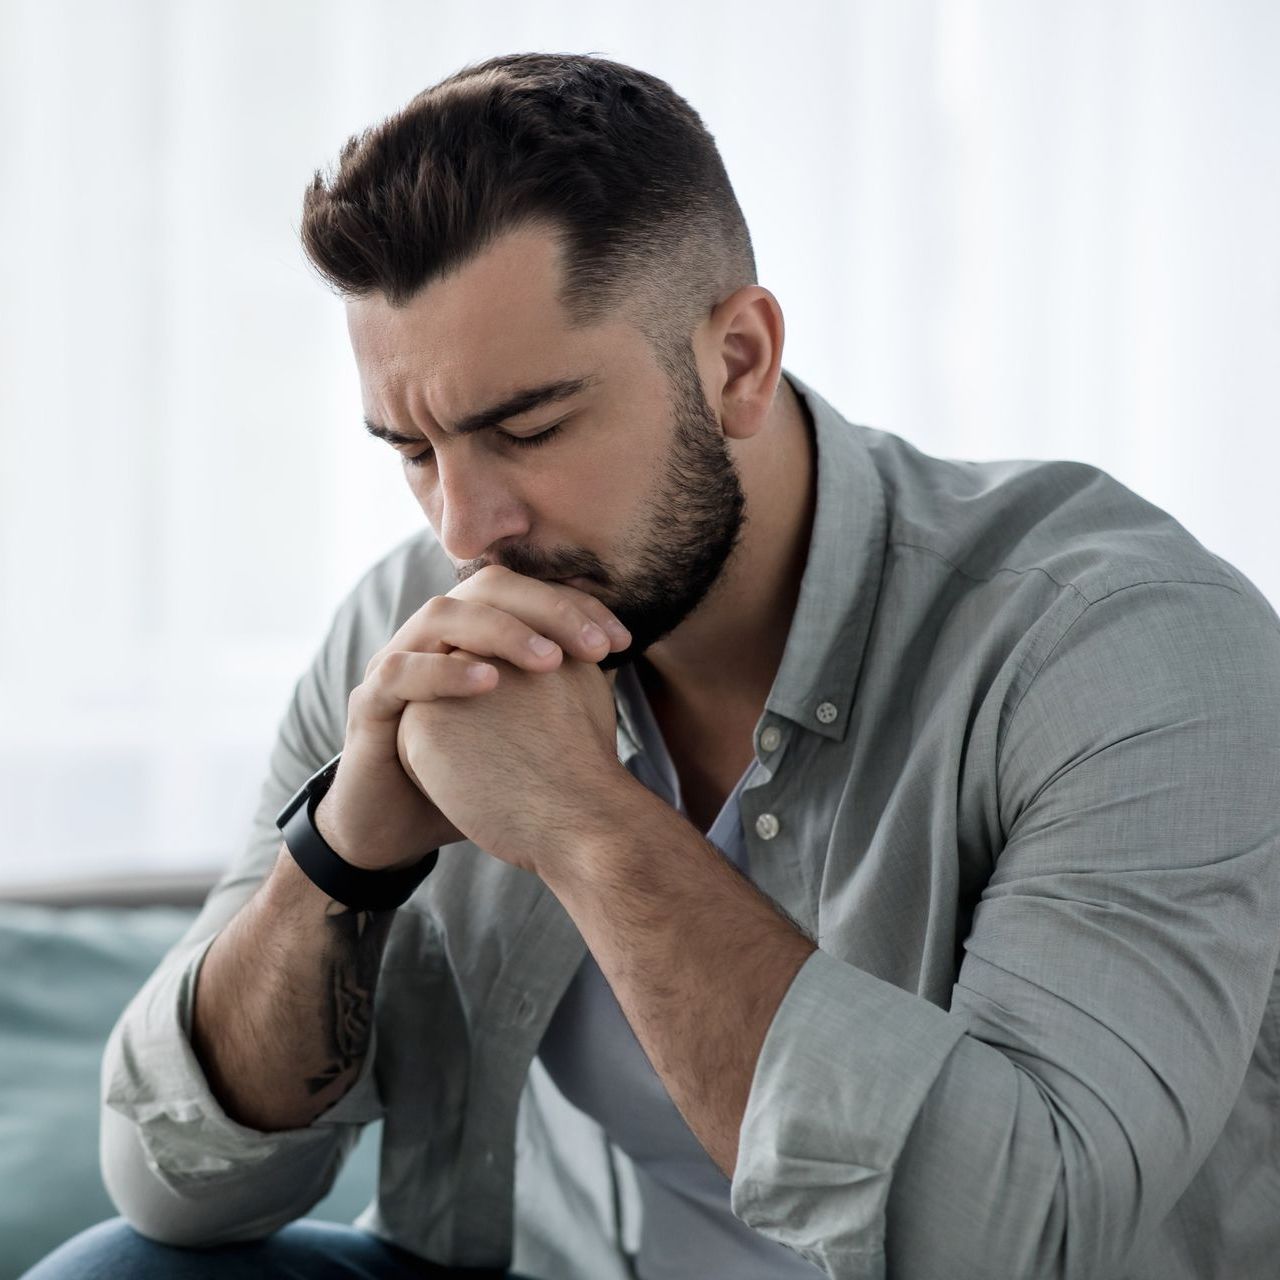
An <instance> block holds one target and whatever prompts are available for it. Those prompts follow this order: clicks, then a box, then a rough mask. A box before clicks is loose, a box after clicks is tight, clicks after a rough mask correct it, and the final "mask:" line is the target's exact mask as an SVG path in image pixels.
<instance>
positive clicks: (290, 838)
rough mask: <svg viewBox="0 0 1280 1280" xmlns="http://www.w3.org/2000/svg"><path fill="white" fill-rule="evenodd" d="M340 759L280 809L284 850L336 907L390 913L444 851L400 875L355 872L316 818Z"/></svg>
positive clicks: (426, 874)
mask: <svg viewBox="0 0 1280 1280" xmlns="http://www.w3.org/2000/svg"><path fill="white" fill-rule="evenodd" d="M341 759H342V752H338V754H337V755H336V756H334V757H333V759H332V760H330V761H329V763H328V764H326V765H325V766H324V767H323V768H322V769H320V770H318V771H317V772H316V773H313V774H312V775H311V777H309V778H308V779H307V780H306V782H304V783H303V784H302V786H300V787H299V788H298V790H297V791H296V792H295V793H294V796H293V799H292V800H290V801H289V803H288V804H287V805H285V807H284V808H283V809H281V810H280V813H279V816H278V817H277V818H276V826H277V827H279V828H280V832H281V834H282V835H283V837H284V843H285V848H287V849H288V850H289V853H290V856H291V857H292V858H293V860H294V862H296V863H297V864H298V866H299V867H301V868H302V872H303V874H304V875H305V876H306V877H307V879H308V880H310V881H311V882H312V884H314V885H315V886H316V887H317V888H319V889H323V890H324V892H325V893H327V894H328V895H329V897H331V898H332V899H333V900H334V901H335V902H341V903H342V904H343V906H346V907H350V908H351V909H352V910H353V911H389V910H391V908H393V907H399V906H402V905H403V904H404V903H406V902H408V901H409V899H410V898H411V897H412V896H413V891H414V890H415V889H416V888H417V887H418V886H419V885H420V884H421V883H422V882H423V881H424V880H425V879H426V878H427V876H428V875H429V874H430V872H431V870H432V868H434V867H435V865H436V859H437V858H438V857H439V856H440V851H439V850H438V849H433V850H432V851H431V852H430V853H429V854H427V856H426V857H425V858H422V859H420V860H419V861H417V862H415V863H414V864H413V865H412V866H411V867H402V868H401V869H400V870H399V871H366V870H363V869H362V868H360V867H353V866H352V865H351V863H349V862H348V861H346V859H345V858H342V857H340V856H339V855H338V854H336V853H334V851H333V850H332V849H330V848H329V846H328V845H327V844H326V843H325V842H324V838H323V837H322V836H321V835H320V833H319V832H318V831H317V830H316V824H315V813H316V805H318V804H319V803H320V801H321V800H322V799H323V798H324V794H325V792H326V791H328V790H329V785H330V784H331V783H332V782H333V777H334V774H336V773H337V772H338V761H339V760H341Z"/></svg>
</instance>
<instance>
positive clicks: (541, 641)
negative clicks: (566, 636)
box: [529, 636, 556, 658]
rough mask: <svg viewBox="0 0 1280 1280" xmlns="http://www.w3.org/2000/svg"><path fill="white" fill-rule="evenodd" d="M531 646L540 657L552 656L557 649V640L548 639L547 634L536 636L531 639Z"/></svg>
mask: <svg viewBox="0 0 1280 1280" xmlns="http://www.w3.org/2000/svg"><path fill="white" fill-rule="evenodd" d="M529 648H530V649H532V650H533V651H534V653H536V654H537V655H538V657H540V658H547V657H550V656H551V654H553V653H555V651H556V642H555V641H554V640H548V639H547V637H546V636H534V637H533V638H532V639H531V640H530V641H529Z"/></svg>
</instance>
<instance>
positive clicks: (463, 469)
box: [428, 455, 529, 561]
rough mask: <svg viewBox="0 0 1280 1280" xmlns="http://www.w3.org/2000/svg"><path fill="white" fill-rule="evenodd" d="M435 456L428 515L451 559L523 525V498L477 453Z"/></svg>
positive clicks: (471, 554) (469, 555) (474, 552)
mask: <svg viewBox="0 0 1280 1280" xmlns="http://www.w3.org/2000/svg"><path fill="white" fill-rule="evenodd" d="M437 458H438V459H439V461H438V463H437V465H438V468H439V476H438V482H437V484H436V486H435V490H434V492H433V494H432V505H433V506H434V508H435V509H434V511H428V518H429V519H430V520H431V523H432V525H433V526H434V528H435V531H436V537H437V538H439V540H440V545H441V546H442V547H443V548H444V550H445V551H446V552H447V553H448V554H449V555H450V556H451V557H452V558H453V559H454V560H456V561H466V560H478V559H480V558H481V557H482V556H483V555H484V553H485V552H486V551H487V550H488V549H489V548H490V547H491V546H492V545H493V544H494V543H495V542H499V541H500V540H502V539H503V538H511V537H513V536H516V537H518V536H522V535H524V534H526V533H528V531H529V518H528V513H527V511H526V510H525V507H524V504H523V503H522V502H521V501H520V499H519V497H518V496H517V495H516V494H515V493H514V492H513V491H512V489H511V488H510V487H509V486H508V485H507V484H506V483H505V482H504V480H503V479H502V477H501V476H500V475H499V474H498V470H497V468H495V467H494V466H493V464H492V462H489V463H488V465H486V461H485V460H483V459H470V460H465V461H464V460H463V459H461V458H457V457H453V458H450V459H448V460H447V461H446V460H444V459H441V458H440V457H439V455H437Z"/></svg>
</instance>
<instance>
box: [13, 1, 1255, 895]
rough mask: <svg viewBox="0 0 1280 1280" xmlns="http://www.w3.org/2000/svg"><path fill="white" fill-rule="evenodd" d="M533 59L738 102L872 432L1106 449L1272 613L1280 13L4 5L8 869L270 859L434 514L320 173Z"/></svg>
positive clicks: (818, 369) (995, 449)
mask: <svg viewBox="0 0 1280 1280" xmlns="http://www.w3.org/2000/svg"><path fill="white" fill-rule="evenodd" d="M530 48H541V49H568V50H574V51H584V52H585V51H596V52H601V53H604V54H606V55H609V56H613V57H617V58H621V59H622V60H624V61H630V62H633V63H635V64H637V65H640V66H642V67H645V68H646V69H648V70H651V71H653V72H655V73H657V74H659V75H662V76H664V77H665V78H667V79H669V80H670V81H671V83H672V84H673V85H674V86H675V87H676V88H677V90H679V91H680V92H681V93H683V94H684V95H685V96H686V97H687V98H688V99H689V100H690V101H691V102H692V103H693V105H694V106H695V107H696V108H697V109H698V110H699V111H700V112H701V113H702V115H703V117H704V119H705V120H706V121H707V123H708V125H709V127H710V128H711V130H712V132H713V133H714V134H715V135H716V137H717V139H718V141H719V143H720V145H721V148H722V150H723V152H724V155H725V160H726V163H727V165H728V168H729V172H730V175H731V177H732V178H733V179H734V182H735V185H736V188H737V190H738V193H739V197H740V199H741V201H742V204H743V207H744V209H745V211H746V214H747V217H748V221H749V223H750V225H751V227H752V231H753V235H754V238H755V242H756V248H757V256H758V260H759V265H760V269H761V281H762V283H764V284H766V285H767V286H768V287H770V288H771V289H772V290H773V291H774V292H775V293H776V294H777V296H778V297H779V299H780V300H781V302H782V305H783V308H784V310H785V313H786V317H787V325H788V339H787V364H788V367H790V368H793V369H794V370H795V371H796V372H797V373H799V374H800V375H801V376H803V377H805V378H806V379H808V380H809V381H811V382H813V383H814V384H815V385H816V386H817V387H818V388H819V389H820V390H822V391H823V393H824V394H826V395H827V396H828V398H829V399H832V400H833V401H834V402H835V403H836V404H837V405H838V406H840V407H841V408H842V409H843V410H844V411H845V412H846V413H847V414H848V415H849V416H851V417H853V418H854V419H855V420H858V421H862V422H866V423H868V424H871V425H874V426H878V427H882V428H885V429H887V430H890V431H894V432H897V433H898V434H900V435H903V436H906V437H908V438H909V439H911V440H912V441H913V442H915V443H916V444H917V445H919V446H920V447H921V448H924V449H925V450H927V451H929V452H932V453H938V454H944V455H951V456H958V457H971V458H992V457H1071V458H1079V459H1085V460H1087V461H1090V462H1094V463H1096V464H1098V465H1100V466H1102V467H1104V468H1106V469H1107V470H1109V471H1111V472H1112V474H1114V475H1116V476H1117V477H1119V478H1120V479H1121V480H1123V481H1124V482H1125V483H1126V484H1128V485H1130V487H1132V488H1134V489H1137V490H1138V491H1139V492H1141V493H1143V494H1144V495H1145V496H1147V497H1148V498H1150V499H1151V500H1152V501H1155V502H1157V503H1158V504H1159V505H1161V506H1163V507H1165V508H1166V509H1167V510H1169V511H1171V512H1172V513H1173V514H1174V515H1175V516H1177V517H1178V518H1179V519H1180V520H1181V521H1182V522H1183V523H1184V524H1185V525H1186V526H1187V527H1188V528H1189V529H1190V530H1191V531H1192V532H1193V533H1194V534H1196V536H1197V537H1199V538H1200V540H1201V541H1202V542H1204V543H1205V544H1206V545H1207V546H1209V547H1210V548H1211V549H1212V550H1214V551H1216V552H1217V553H1218V554H1220V555H1223V556H1225V557H1226V558H1227V559H1229V560H1231V561H1232V562H1234V563H1235V564H1236V565H1238V566H1239V567H1240V568H1241V569H1243V571H1244V572H1245V573H1247V574H1248V575H1249V576H1250V577H1252V578H1253V579H1254V581H1255V582H1257V584H1258V585H1259V586H1260V587H1261V588H1262V590H1263V591H1264V592H1266V593H1267V594H1268V595H1269V597H1270V598H1271V599H1272V600H1273V601H1280V554H1277V553H1278V552H1280V514H1278V513H1280V503H1277V499H1276V492H1275V491H1276V476H1277V475H1278V474H1280V443H1277V430H1276V428H1277V426H1278V425H1280V413H1278V412H1277V411H1278V410H1280V387H1278V382H1277V373H1276V370H1277V368H1278V367H1280V242H1278V240H1277V236H1276V228H1277V227H1280V163H1277V159H1278V156H1277V151H1278V144H1277V123H1280V75H1277V71H1276V69H1277V67H1278V66H1280V6H1276V5H1274V4H1269V3H1266V0H1256V2H1252V3H1250V2H1249V0H1200V2H1192V0H1159V3H1156V2H1155V0H1151V2H1149V3H1137V2H1136V0H1086V2H1084V3H1072V4H1065V3H1063V4H1057V3H1049V2H1047V0H1046V2H1044V3H1025V2H1015V0H1007V2H1002V3H995V2H993V3H981V2H980V0H937V2H936V3H926V2H925V0H881V2H879V3H874V2H870V0H863V2H861V3H815V2H813V0H793V3H790V4H788V5H786V6H778V5H775V4H763V3H757V4H751V3H745V4H744V3H741V2H739V3H728V2H724V3H713V2H708V0H701V2H700V3H698V4H689V3H687V2H685V0H642V2H632V3H617V4H613V5H608V6H602V5H598V4H588V3H574V2H571V0H561V2H560V3H524V4H515V3H511V4H507V5H501V4H487V5H475V4H470V3H466V2H465V0H458V2H456V3H410V2H400V0H395V2H393V0H382V2H370V3H359V4H356V3H351V4H343V3H337V2H336V0H331V2H329V3H318V2H316V0H291V2H288V3H286V2H283V0H272V3H270V4H261V3H257V2H256V0H210V2H208V3H205V2H189V3H176V2H174V0H120V2H117V3H113V4H110V5H102V4H97V3H91V2H90V0H0V126H2V127H0V250H2V251H0V308H2V309H0V879H11V880H13V879H33V878H46V877H49V876H53V875H57V874H61V873H64V872H65V873H72V872H79V871H85V870H89V869H95V870H129V869H142V868H159V867H174V868H177V867H183V866H199V865H216V864H220V863H221V862H223V861H224V860H225V859H227V858H228V857H229V856H230V855H231V853H232V851H233V850H234V849H235V848H236V847H237V846H238V845H239V843H240V841H241V839H242V837H243V834H244V830H245V826H246V824H247V821H248V816H249V812H250V810H251V808H252V806H253V803H254V800H255V798H256V794H257V788H258V784H259V780H260V776H261V772H262V769H263V765H264V763H265V757H266V752H267V749H268V747H269V744H270V740H271V736H272V733H273V730H274V726H275V722H276V720H277V718H278V716H279V714H280V712H281V711H282V709H283V706H284V703H285V700H286V698H287V697H288V695H289V692H290V690H291V688H292V684H293V681H294V679H295V678H296V676H297V674H298V673H299V671H300V670H301V667H302V666H303V664H304V663H305V662H306V661H307V660H308V658H309V656H310V654H311V652H312V650H313V648H314V646H315V645H316V643H317V642H318V641H319V638H320V636H321V634H322V632H323V630H324V627H325V624H326V622H327V619H328V616H329V612H330V610H331V609H332V607H333V605H334V604H335V603H336V601H337V599H338V598H339V597H340V596H341V594H342V593H343V592H344V591H345V590H346V589H347V587H348V586H349V585H350V584H351V583H352V581H353V580H354V579H355V577H356V576H357V575H358V574H359V572H360V571H361V570H362V568H363V567H364V566H366V565H367V564H368V563H369V562H371V561H372V560H373V559H374V558H376V557H377V556H378V555H379V554H380V553H381V552H382V551H383V550H384V549H386V548H387V547H388V546H390V545H391V544H392V543H393V542H395V541H397V540H398V539H399V538H401V537H402V536H404V535H405V534H407V533H408V532H410V531H411V530H413V529H415V528H417V527H419V525H420V522H421V519H422V517H421V514H420V512H419V511H418V509H417V507H416V505H415V504H414V503H413V501H412V500H411V498H410V497H409V495H408V493H407V491H406V490H404V487H403V481H402V479H401V474H400V470H399V468H398V466H397V465H396V463H395V460H394V459H393V458H391V457H390V455H389V451H387V450H386V449H385V446H381V445H378V444H377V443H376V442H374V441H372V440H369V439H367V438H366V437H365V435H364V432H363V430H362V428H361V427H360V404H359V398H358V394H357V389H356V384H355V379H354V374H353V370H352V366H351V360H350V355H349V352H348V350H347V347H346V339H345V332H344V329H343V323H342V315H341V305H340V304H339V303H338V302H337V301H336V300H335V299H334V298H333V297H332V296H331V295H330V294H328V293H327V292H326V291H325V289H324V288H323V287H322V286H321V285H320V284H319V283H318V282H317V281H316V279H315V278H314V277H313V276H312V275H311V273H310V272H309V271H308V269H307V267H306V265H305V263H304V260H303V257H302V254H301V251H300V249H299V248H298V245H297V241H296V227H297V223H298V216H299V201H300V195H301V191H302V188H303V186H304V185H305V183H306V182H307V180H308V179H309V177H310V174H311V172H312V170H313V169H315V168H316V167H318V166H322V165H325V164H327V163H328V162H329V161H330V160H331V159H332V158H333V156H334V155H335V154H336V151H337V149H338V146H339V144H340V143H341V142H342V140H343V139H344V138H345V137H346V136H347V134H349V133H350V132H353V131H354V130H356V129H358V128H360V127H362V126H364V125H366V124H369V123H372V122H373V121H374V120H376V119H378V118H380V117H381V116H382V115H383V114H385V113H386V112H388V111H390V110H392V109H394V108H395V107H397V106H399V105H401V104H402V103H403V102H404V100H406V99H407V98H408V97H410V96H411V95H412V94H413V93H415V92H416V91H417V90H419V89H420V88H422V87H424V86H425V85H427V84H429V83H431V82H432V81H434V80H436V79H438V78H440V77H441V76H443V75H445V74H447V73H448V72H450V71H452V70H454V69H456V68H457V67H458V66H460V65H461V64H463V63H465V62H468V61H473V60H476V59H479V58H482V57H485V56H488V55H490V54H493V53H497V52H505V51H510V50H516V49H530Z"/></svg>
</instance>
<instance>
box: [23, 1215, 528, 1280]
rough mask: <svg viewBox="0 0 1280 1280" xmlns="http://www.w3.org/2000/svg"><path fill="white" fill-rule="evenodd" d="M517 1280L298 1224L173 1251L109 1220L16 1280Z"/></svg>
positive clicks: (333, 1226) (336, 1229) (350, 1232)
mask: <svg viewBox="0 0 1280 1280" xmlns="http://www.w3.org/2000/svg"><path fill="white" fill-rule="evenodd" d="M124 1277H128V1280H523V1278H522V1277H520V1276H517V1275H515V1274H513V1273H508V1272H504V1271H490V1270H485V1269H475V1268H452V1267H439V1266H436V1265H434V1264H433V1263H430V1262H427V1261H425V1260H424V1259H422V1258H419V1257H418V1256H417V1255H416V1254H412V1253H406V1252H405V1251H404V1250H403V1249H397V1248H396V1247H395V1246H394V1245H390V1244H387V1243H386V1241H385V1240H380V1239H378V1237H377V1236H374V1235H370V1234H369V1232H367V1231H361V1230H359V1229H358V1228H356V1227H347V1226H343V1225H342V1224H341V1223H337V1222H320V1221H313V1220H312V1219H310V1218H303V1219H301V1220H300V1221H298V1222H291V1223H289V1225H288V1226H285V1227H281V1229H280V1230H279V1231H276V1232H275V1233H273V1234H272V1235H269V1236H267V1237H266V1239H264V1240H254V1241H251V1242H250V1243H248V1244H223V1245H217V1246H215V1247H214V1248H212V1249H179V1248H177V1247H175V1246H173V1245H168V1244H157V1243H156V1242H155V1241H154V1240H148V1239H147V1238H146V1236H141V1235H139V1234H138V1233H137V1232H136V1231H135V1230H134V1229H133V1228H132V1227H131V1226H130V1225H129V1224H128V1223H127V1222H126V1221H125V1220H124V1219H123V1218H111V1219H109V1220H108V1221H106V1222H100V1223H98V1225H97V1226H96V1227H90V1228H89V1229H88V1230H87V1231H82V1232H81V1233H80V1234H79V1235H78V1236H73V1237H72V1238H71V1239H70V1240H68V1241H67V1242H66V1244H63V1245H59V1247H58V1248H56V1249H55V1250H54V1251H53V1252H52V1253H51V1254H49V1256H48V1257H46V1258H45V1259H44V1260H43V1261H41V1262H37V1263H36V1265H35V1266H34V1267H32V1268H31V1270H30V1271H28V1272H27V1273H26V1275H24V1276H23V1277H21V1280H123V1278H124Z"/></svg>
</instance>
